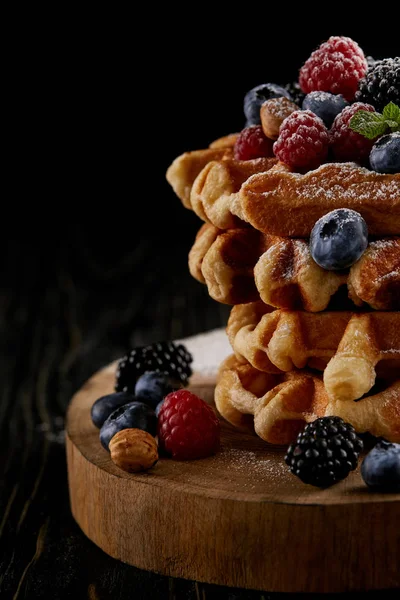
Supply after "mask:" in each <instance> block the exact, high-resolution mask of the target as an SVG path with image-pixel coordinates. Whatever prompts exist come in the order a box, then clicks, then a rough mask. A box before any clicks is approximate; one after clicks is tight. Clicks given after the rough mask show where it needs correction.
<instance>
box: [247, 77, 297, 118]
mask: <svg viewBox="0 0 400 600" xmlns="http://www.w3.org/2000/svg"><path fill="white" fill-rule="evenodd" d="M279 96H286V98H289V100H291V97H290V94H289V92H288V91H287V90H285V88H283V87H281V86H280V85H276V83H263V84H261V85H258V86H257V87H255V88H253V89H252V90H250V91H249V92H247V94H246V95H245V97H244V105H243V109H244V114H245V117H246V120H247V125H249V126H250V125H259V124H260V123H261V121H260V108H261V106H262V104H264V102H265V101H266V100H269V99H270V98H279Z"/></svg>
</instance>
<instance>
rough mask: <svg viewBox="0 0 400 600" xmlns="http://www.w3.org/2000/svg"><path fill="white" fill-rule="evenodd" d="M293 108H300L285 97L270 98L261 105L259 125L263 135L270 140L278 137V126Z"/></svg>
mask: <svg viewBox="0 0 400 600" xmlns="http://www.w3.org/2000/svg"><path fill="white" fill-rule="evenodd" d="M295 110H300V109H299V107H298V106H297V104H295V103H294V102H292V101H291V100H288V99H287V98H285V97H283V96H282V97H280V98H270V99H269V100H267V101H266V102H264V104H263V105H262V106H261V110H260V117H261V125H262V128H263V132H264V133H265V135H266V136H267V137H268V138H270V139H271V140H277V139H278V137H279V128H280V126H281V125H282V123H283V121H284V120H285V119H286V117H288V116H289V115H291V114H292V113H293V112H294V111H295Z"/></svg>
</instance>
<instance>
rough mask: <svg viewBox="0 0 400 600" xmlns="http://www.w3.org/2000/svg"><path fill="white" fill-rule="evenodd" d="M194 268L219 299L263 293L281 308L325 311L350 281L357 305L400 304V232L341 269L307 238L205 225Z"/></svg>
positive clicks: (243, 299) (241, 300)
mask: <svg viewBox="0 0 400 600" xmlns="http://www.w3.org/2000/svg"><path fill="white" fill-rule="evenodd" d="M189 269H190V272H191V274H192V275H193V277H195V278H196V279H197V280H198V281H201V282H202V283H206V284H207V287H208V291H209V294H210V296H211V297H212V298H214V300H217V301H218V302H222V303H225V304H245V303H247V302H253V301H255V300H257V299H259V298H261V299H262V300H263V301H264V302H265V303H266V304H269V305H271V306H275V307H277V308H285V309H304V310H307V311H310V312H319V311H322V310H325V309H326V308H327V307H328V305H329V302H330V300H331V298H332V296H334V294H335V293H336V292H337V291H338V290H339V288H340V287H341V286H343V285H346V284H347V287H348V294H349V297H350V299H351V300H352V301H353V302H354V304H355V305H356V306H360V307H362V306H364V305H365V304H367V305H369V306H370V307H371V308H373V309H375V310H393V309H398V308H400V238H395V237H394V238H383V239H380V240H377V241H374V242H371V243H370V245H369V246H368V248H367V250H366V252H365V253H364V254H363V255H362V257H361V258H360V260H359V261H358V262H357V263H356V264H355V265H353V266H352V267H351V268H350V269H349V270H348V271H347V272H336V271H326V270H325V269H322V268H321V267H320V266H318V265H317V263H316V262H315V261H314V260H313V259H312V257H311V254H310V250H309V246H308V244H307V242H306V241H305V240H301V239H290V238H283V237H278V236H272V235H268V234H262V233H261V232H259V231H257V230H255V229H253V228H248V229H232V230H228V231H222V230H219V229H217V228H215V227H213V226H212V225H203V226H202V227H201V229H200V231H199V233H198V235H197V238H196V241H195V243H194V245H193V248H192V250H191V251H190V254H189Z"/></svg>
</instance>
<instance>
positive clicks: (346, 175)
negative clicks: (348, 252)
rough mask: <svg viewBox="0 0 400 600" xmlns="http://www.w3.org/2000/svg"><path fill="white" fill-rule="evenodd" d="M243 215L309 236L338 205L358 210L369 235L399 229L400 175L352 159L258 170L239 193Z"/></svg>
mask: <svg viewBox="0 0 400 600" xmlns="http://www.w3.org/2000/svg"><path fill="white" fill-rule="evenodd" d="M240 204H241V211H242V212H241V217H242V218H243V219H244V220H245V221H247V222H249V223H250V224H251V225H252V226H253V227H255V228H256V229H258V230H259V231H262V232H263V233H269V234H272V235H280V236H289V237H308V236H309V235H310V233H311V230H312V228H313V227H314V225H315V223H316V221H318V219H320V218H321V217H323V216H324V215H326V214H327V213H328V212H330V211H331V210H334V209H336V208H349V209H352V210H356V211H358V212H359V213H361V215H362V216H363V217H364V219H365V221H366V222H367V225H368V230H369V233H370V235H380V236H382V235H398V234H400V174H396V175H383V174H379V173H375V172H374V171H369V170H367V169H364V168H362V167H359V166H357V165H355V164H352V163H327V164H325V165H322V166H321V167H319V168H318V169H316V170H314V171H309V172H308V173H306V174H305V175H300V174H298V173H290V172H288V171H285V170H273V171H269V172H268V173H259V174H258V175H254V176H253V177H252V178H251V179H249V180H248V181H246V183H245V184H244V185H243V186H242V189H241V192H240Z"/></svg>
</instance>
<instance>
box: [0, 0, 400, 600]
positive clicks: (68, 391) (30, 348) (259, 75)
mask: <svg viewBox="0 0 400 600" xmlns="http://www.w3.org/2000/svg"><path fill="white" fill-rule="evenodd" d="M34 10H35V11H36V12H38V10H39V9H38V8H37V7H36V6H35V8H34ZM109 10H110V8H109V6H108V5H105V7H104V8H101V7H99V6H97V5H96V6H95V7H94V8H92V11H91V12H90V13H88V14H83V11H82V9H79V11H77V12H76V13H72V12H70V13H68V12H67V9H65V13H64V14H61V13H60V14H53V13H51V12H50V11H49V9H46V12H45V14H43V15H39V16H38V15H37V14H36V15H35V16H36V21H32V26H31V27H30V23H28V30H29V35H26V34H25V31H22V30H20V28H19V27H20V26H19V22H18V25H17V27H16V29H17V31H16V34H15V37H14V38H13V41H12V43H11V44H10V46H9V47H8V48H7V52H6V59H7V60H9V61H10V64H11V59H16V64H15V66H14V65H13V66H12V67H11V71H12V75H13V78H12V79H13V80H12V82H11V83H10V84H9V85H8V84H7V85H6V86H5V88H4V89H5V92H4V94H5V96H6V98H7V99H8V100H9V108H8V109H7V111H5V112H4V113H3V118H4V120H5V121H6V122H7V124H8V125H9V126H10V128H11V139H10V143H9V148H7V150H8V151H7V153H6V154H7V156H6V159H5V161H4V167H5V168H4V171H5V174H4V177H5V179H6V178H7V177H8V178H9V181H10V184H9V185H8V186H7V188H8V189H7V188H6V189H5V191H4V192H3V200H2V212H1V217H2V221H1V223H2V229H1V235H0V243H1V253H0V262H1V282H0V352H1V369H0V390H1V400H0V596H1V598H2V600H3V598H4V599H6V598H7V599H8V598H29V599H36V598H44V599H46V598H52V599H54V600H61V599H64V598H74V599H75V600H78V599H80V598H96V599H100V600H103V599H104V600H105V599H108V598H113V599H119V598H121V599H125V598H128V597H129V598H130V597H134V598H135V599H141V598H144V599H150V598H151V599H152V600H153V599H154V600H158V599H159V598H160V599H164V598H171V599H173V598H177V599H181V598H185V599H187V600H195V599H196V600H198V599H199V598H202V599H203V600H204V599H205V600H209V599H212V598H218V600H236V599H241V600H244V599H248V600H250V599H251V600H256V599H257V600H259V599H260V597H265V598H267V597H269V595H268V594H264V595H260V593H258V592H244V591H239V590H227V589H221V588H218V587H216V586H212V585H207V584H196V583H194V582H185V581H182V580H172V579H168V578H165V577H161V576H155V575H152V574H149V573H144V572H141V571H138V570H137V569H134V568H131V567H128V566H126V565H123V564H122V563H119V562H117V561H114V560H112V559H110V558H109V557H107V556H106V555H104V554H103V553H102V552H101V551H100V550H98V549H97V548H95V547H94V545H93V544H92V543H91V542H89V541H88V540H87V539H86V538H85V537H84V536H83V534H82V533H81V531H80V530H79V528H78V527H77V525H76V524H75V523H74V521H73V519H72V517H71V514H70V510H69V502H68V490H67V481H66V467H65V448H64V443H63V428H64V417H65V411H66V407H67V405H68V402H69V400H70V398H71V395H72V394H73V393H74V392H75V391H76V390H77V389H78V388H79V387H80V386H81V385H82V384H83V382H84V381H85V380H86V379H87V378H88V377H89V376H90V375H91V374H92V373H93V372H94V371H96V370H97V369H99V368H100V367H101V366H103V365H104V364H106V363H108V362H110V361H111V360H113V359H115V358H117V357H119V356H121V355H122V354H123V353H124V352H125V351H126V350H127V349H128V348H129V346H133V345H138V344H142V343H148V342H151V341H155V340H158V339H165V338H168V339H176V338H177V337H183V336H186V335H191V334H194V333H198V332H200V331H204V330H207V329H211V328H213V327H217V326H222V325H223V324H224V322H226V318H227V314H228V307H222V306H220V305H218V304H217V303H215V302H213V301H212V300H211V299H210V298H209V297H208V295H207V290H206V288H205V287H204V286H201V285H200V284H199V283H197V282H195V281H194V280H192V279H191V277H190V276H189V274H188V271H187V253H188V250H189V248H190V246H191V244H192V243H193V238H194V235H195V232H196V231H197V229H198V228H199V227H200V222H199V221H198V219H197V217H196V216H195V215H193V214H191V213H190V212H189V211H187V210H185V209H183V207H182V206H181V204H180V202H179V200H178V199H177V198H176V197H175V196H174V194H173V192H172V190H171V189H170V188H169V186H168V184H167V183H166V181H165V177H164V174H165V171H166V169H167V167H168V166H169V164H170V163H171V162H172V160H173V159H174V158H175V156H177V155H178V154H180V153H182V152H184V151H186V150H190V149H196V148H202V147H205V146H207V145H208V144H209V143H210V142H211V141H212V140H214V139H216V138H217V137H219V136H221V135H224V134H227V133H230V132H233V131H238V130H240V128H241V127H242V126H243V121H244V119H243V114H242V101H243V96H244V94H245V93H246V91H247V90H248V89H249V88H251V87H253V86H254V85H257V84H260V83H265V82H268V81H271V82H277V83H285V82H287V81H289V80H291V79H294V78H296V76H297V71H298V68H299V67H300V66H301V64H302V63H303V62H304V60H305V59H306V58H307V57H308V56H309V54H310V53H311V51H312V50H313V49H314V48H315V47H316V46H317V45H318V44H319V43H320V42H321V41H322V40H324V39H326V38H327V37H329V35H336V34H340V35H349V36H351V37H353V38H354V39H356V40H357V41H358V42H359V43H360V45H361V46H362V47H363V48H364V50H365V51H366V54H371V55H373V56H375V57H381V58H383V57H385V56H393V55H395V54H398V53H399V52H398V29H397V31H396V29H395V28H396V15H395V14H392V13H393V12H396V11H395V9H393V7H389V8H388V9H387V10H386V9H385V7H382V8H381V7H373V8H372V9H371V11H372V12H371V14H372V16H370V11H369V9H367V7H364V6H360V7H357V9H356V10H357V15H356V16H355V17H354V19H350V16H349V14H348V12H345V11H344V9H343V7H340V6H338V5H332V4H324V5H319V6H317V7H310V6H308V5H301V6H298V7H296V9H293V8H291V7H290V6H289V5H286V4H284V3H281V5H278V6H274V8H272V7H271V6H270V5H269V4H265V5H255V4H254V3H253V4H248V5H244V6H242V7H234V6H233V5H216V4H214V5H212V6H207V5H205V4H201V5H200V4H191V5H183V6H180V7H179V8H178V7H175V6H171V5H169V4H163V5H162V6H161V7H160V6H156V5H153V4H151V5H148V6H139V5H132V6H130V7H129V10H130V12H129V13H127V14H123V13H122V12H121V14H118V13H117V12H116V10H118V9H114V12H113V13H112V14H111V13H110V12H109ZM346 10H347V9H346ZM38 20H39V21H40V25H39V26H38V24H37V21H38ZM8 164H9V166H8ZM155 551H156V549H155ZM294 568H295V566H294ZM272 597H275V595H272ZM352 597H353V596H352ZM387 597H389V594H388V595H387Z"/></svg>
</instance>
